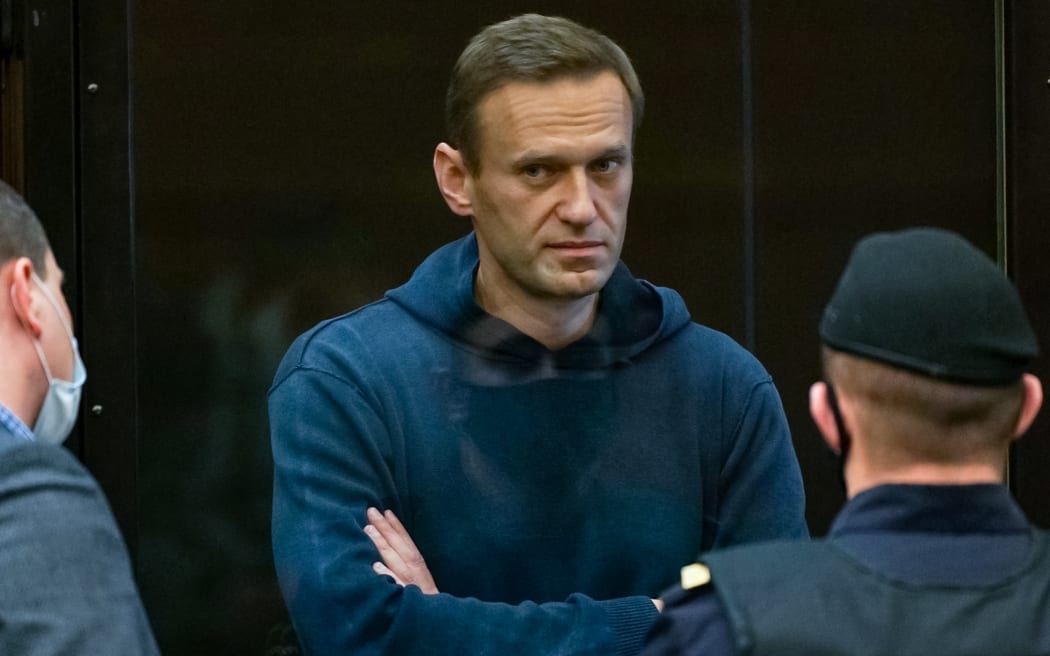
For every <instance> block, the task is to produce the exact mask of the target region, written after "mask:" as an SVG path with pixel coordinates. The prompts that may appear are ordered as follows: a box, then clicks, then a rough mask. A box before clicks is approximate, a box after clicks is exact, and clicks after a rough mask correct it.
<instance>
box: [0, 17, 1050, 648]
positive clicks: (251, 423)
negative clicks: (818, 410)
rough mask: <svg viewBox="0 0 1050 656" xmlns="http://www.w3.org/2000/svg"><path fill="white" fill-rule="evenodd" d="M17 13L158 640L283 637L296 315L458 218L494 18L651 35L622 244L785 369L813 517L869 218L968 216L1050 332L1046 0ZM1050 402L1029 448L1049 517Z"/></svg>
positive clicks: (363, 290) (41, 162)
mask: <svg viewBox="0 0 1050 656" xmlns="http://www.w3.org/2000/svg"><path fill="white" fill-rule="evenodd" d="M475 4H477V5H478V6H475ZM14 5H15V6H16V9H17V10H18V11H17V12H16V17H15V20H16V22H17V24H18V25H19V26H20V27H21V29H20V34H21V37H20V45H21V48H20V49H19V50H18V51H17V52H16V53H15V55H14V56H13V57H11V58H10V59H9V63H8V64H5V66H7V67H8V68H6V69H5V71H6V74H7V77H6V81H7V86H5V103H6V104H5V108H8V109H5V112H6V113H5V116H8V117H9V116H10V115H11V112H10V110H9V107H10V106H11V104H12V103H13V102H14V101H15V100H17V102H15V103H14V104H15V105H16V108H20V109H19V111H21V114H18V113H17V112H15V114H16V116H15V119H16V120H5V121H4V123H3V130H4V133H5V134H4V136H5V141H4V148H5V153H4V154H5V158H4V160H3V161H4V162H5V177H8V179H11V178H12V177H14V178H15V179H16V181H20V182H21V186H22V188H24V189H25V191H26V194H27V196H28V198H29V200H30V202H31V204H33V205H34V207H36V208H37V210H38V212H39V214H40V215H41V218H42V220H43V221H44V222H45V224H46V225H47V227H48V231H49V233H50V235H51V237H52V242H53V245H54V248H55V251H56V255H57V256H58V259H59V261H60V262H61V263H62V264H63V266H64V267H65V268H66V269H67V271H68V273H69V279H70V285H69V288H70V291H69V293H68V296H69V297H70V301H71V303H72V304H73V305H74V307H75V310H74V311H75V313H76V314H77V326H78V334H79V335H80V337H81V343H82V345H83V351H84V357H85V361H86V363H87V366H88V369H89V371H90V378H89V381H88V385H87V387H86V389H85V408H84V415H83V416H84V419H83V421H82V422H81V426H80V429H79V431H78V433H77V435H76V436H75V437H74V438H73V439H71V441H70V443H69V444H70V447H71V448H73V449H74V450H75V451H76V452H77V453H78V454H79V455H80V456H81V458H82V459H83V460H84V461H85V462H86V463H87V465H88V466H89V468H91V470H92V471H93V472H94V473H95V475H96V476H97V477H98V478H99V480H100V482H101V483H102V485H103V486H104V488H105V489H106V491H107V494H108V495H109V496H110V499H111V502H112V504H113V507H114V511H115V513H116V515H117V517H118V520H119V521H120V524H121V527H122V529H123V530H124V532H125V535H126V537H127V539H128V542H129V545H130V546H131V548H132V550H133V554H134V557H135V562H136V569H137V576H138V580H139V584H140V588H141V591H142V595H143V598H144V600H145V603H146V605H147V610H148V612H149V614H150V617H151V619H152V622H153V625H154V628H155V630H156V633H157V637H158V640H159V642H160V644H161V648H162V650H163V651H164V652H165V653H167V654H175V655H179V654H188V655H189V654H238V655H239V654H264V653H271V654H276V653H279V652H280V650H279V648H278V647H277V646H276V645H278V644H279V643H280V642H281V636H280V635H279V634H280V632H281V630H282V627H284V626H286V622H287V618H286V615H285V611H284V607H283V603H282V602H281V599H280V595H279V592H278V590H277V587H276V582H275V580H274V575H273V569H272V562H271V556H270V545H269V510H270V484H271V473H272V462H271V459H270V451H269V434H268V426H267V420H266V412H265V393H266V389H267V387H268V385H269V382H270V378H271V376H272V374H273V371H274V369H275V367H276V365H277V362H278V360H279V359H280V357H281V356H282V355H283V353H284V351H285V349H286V348H287V347H288V345H289V344H290V342H291V340H292V339H293V338H294V337H295V335H297V334H298V333H300V332H302V331H303V330H305V329H307V328H309V327H310V326H311V325H313V324H314V323H316V322H317V321H319V320H321V319H323V318H326V317H328V316H332V315H336V314H340V313H342V312H345V311H347V310H349V309H351V308H353V307H355V306H358V305H361V304H363V303H366V302H368V301H370V300H373V299H375V298H378V297H379V296H380V295H381V294H382V293H383V292H384V291H385V290H386V289H389V288H391V287H394V286H396V285H398V284H400V283H401V282H403V281H404V280H405V279H406V278H407V276H408V275H409V274H410V273H411V271H412V270H413V268H414V267H415V266H416V264H418V262H419V261H420V260H421V259H422V258H423V257H424V256H425V255H426V254H427V253H429V252H430V251H432V250H433V249H434V248H436V247H437V246H439V245H440V244H442V243H444V242H446V241H448V240H450V239H453V238H455V237H456V236H458V235H461V234H463V233H464V232H466V230H467V229H468V222H467V221H466V220H465V219H462V218H460V217H456V216H453V215H451V214H450V213H449V212H448V211H447V209H446V207H445V205H444V203H443V202H442V200H441V198H440V196H439V194H438V192H437V189H436V186H435V184H434V180H433V173H432V171H431V166H430V161H431V156H432V153H433V148H434V146H435V145H436V144H437V143H438V142H439V141H441V140H442V139H443V137H444V134H443V120H442V108H443V97H444V89H445V84H446V80H447V75H448V71H449V70H450V68H451V66H452V64H453V62H454V60H455V58H456V57H457V55H458V53H459V52H460V50H461V49H462V48H463V46H464V45H465V44H466V42H467V40H468V39H469V38H470V36H471V35H473V34H474V33H475V32H476V31H477V30H478V29H479V28H480V27H482V26H483V25H485V24H488V23H490V22H493V21H496V20H501V19H503V18H507V17H509V16H511V15H514V14H517V13H521V12H523V11H537V12H541V13H555V14H561V15H566V16H569V17H571V18H575V19H577V20H579V21H581V22H583V23H585V24H588V25H590V26H593V27H596V28H598V29H599V30H601V31H603V32H605V33H606V34H608V35H609V36H611V37H612V38H613V39H614V40H616V41H617V42H618V43H620V45H621V46H623V48H624V49H625V50H626V51H627V53H628V54H629V55H630V56H631V58H632V60H633V61H634V64H635V67H636V69H637V71H638V74H639V76H640V78H641V80H642V84H643V87H644V88H645V90H646V95H647V114H646V117H645V121H644V123H643V125H642V128H641V131H640V133H639V136H638V143H637V146H636V174H635V186H634V197H633V199H632V204H631V208H632V209H631V213H630V222H629V230H628V239H627V246H626V249H625V252H624V259H625V261H626V262H627V263H628V265H630V266H631V268H632V269H633V271H634V272H635V273H636V274H637V275H639V276H642V277H645V278H647V279H650V280H652V281H654V282H656V283H658V284H661V285H666V286H670V287H674V288H676V289H677V290H679V291H680V292H681V293H682V295H683V296H684V297H685V299H686V302H687V304H688V305H689V307H690V309H691V311H692V313H693V316H694V318H695V319H696V320H697V321H699V322H701V323H704V324H707V325H710V326H712V327H715V328H717V329H720V330H723V331H725V332H727V333H728V334H730V335H731V336H733V337H734V338H736V339H737V340H738V341H740V342H741V343H743V344H744V345H745V346H747V347H748V348H749V349H751V350H752V351H753V352H755V353H756V354H757V355H758V357H759V359H760V360H762V362H763V363H764V364H765V365H766V366H767V368H768V369H769V370H770V372H771V373H772V375H773V377H774V379H775V380H776V382H777V385H778V388H779V389H780V392H781V395H782V397H783V400H784V405H785V409H786V411H787V414H788V419H789V421H790V423H791V425H792V430H793V433H794V438H795V444H796V450H797V452H798V455H799V460H800V462H801V464H802V468H803V474H804V476H805V479H806V486H807V494H808V518H809V522H810V526H811V529H812V531H813V532H814V534H818V535H819V534H822V533H823V532H825V531H826V529H827V526H828V523H829V522H830V519H831V517H832V516H833V514H834V512H835V509H836V508H837V507H838V505H839V504H840V502H841V500H842V495H841V491H840V490H839V487H838V482H837V474H836V470H835V467H834V464H833V461H832V460H831V459H830V458H829V457H828V456H827V455H826V454H825V452H824V450H823V448H822V446H821V444H820V440H819V438H818V436H817V433H816V430H815V429H814V428H813V427H812V426H811V423H810V421H809V418H808V413H807V409H806V394H807V389H808V386H809V384H810V383H811V382H812V381H814V380H816V379H817V378H818V377H819V368H818V361H817V348H818V344H817V340H816V324H817V321H818V318H819V315H820V311H821V308H822V307H823V304H824V302H825V300H826V299H827V297H828V295H829V294H830V291H831V286H832V285H833V283H834V281H835V279H836V277H837V275H838V273H839V271H840V270H841V268H842V266H843V265H844V263H845V261H846V258H847V256H848V254H849V249H850V247H851V246H852V244H853V243H854V242H855V241H856V239H858V238H859V237H860V236H862V235H863V234H866V233H868V232H870V231H872V230H878V229H893V228H899V227H904V226H910V225H920V224H925V225H940V226H945V227H950V228H953V229H955V230H958V231H960V232H961V233H963V234H964V235H965V236H966V237H968V238H969V239H971V240H972V241H973V242H975V243H976V244H978V245H979V246H980V247H981V248H983V249H984V250H986V251H987V252H988V253H989V254H991V255H993V256H994V257H996V258H997V259H998V260H999V261H1000V263H1001V264H1002V265H1003V266H1004V268H1006V269H1007V270H1008V272H1009V273H1010V275H1011V276H1012V277H1013V278H1014V279H1015V281H1017V283H1018V284H1019V286H1020V288H1021V291H1022V295H1023V296H1024V298H1025V301H1026V303H1027V304H1028V307H1029V308H1030V312H1031V317H1032V319H1033V321H1034V322H1035V323H1036V327H1037V331H1038V332H1039V333H1040V335H1041V336H1042V343H1043V344H1044V345H1047V346H1046V348H1050V302H1048V301H1047V300H1046V297H1045V293H1044V291H1043V290H1045V289H1047V288H1048V285H1050V263H1048V262H1047V258H1046V257H1045V253H1046V252H1048V248H1047V247H1048V246H1050V234H1048V231H1047V230H1046V229H1045V227H1044V223H1045V217H1046V216H1047V215H1048V211H1050V191H1048V189H1047V185H1046V175H1047V173H1046V172H1047V171H1048V170H1050V161H1048V160H1050V126H1048V124H1047V121H1048V116H1050V111H1048V110H1050V90H1048V88H1047V78H1048V77H1050V3H1045V2H1025V1H1022V0H1015V1H1012V2H1010V1H995V0H951V1H949V0H944V1H941V2H935V1H920V0H900V1H896V2H893V1H889V2H888V1H886V0H881V1H879V0H854V1H852V2H841V0H820V1H817V0H812V1H805V2H803V1H799V2H758V1H754V2H751V1H750V0H736V1H732V0H724V1H698V0H691V1H688V2H685V1H682V2H654V3H638V2H626V1H607V2H602V3H598V2H591V1H590V0H586V1H580V2H575V3H558V2H498V3H483V6H482V3H463V2H450V1H448V0H434V1H431V2H331V1H329V2H323V1H321V0H301V1H300V2H297V3H258V2H248V1H247V0H226V1H224V2H212V1H206V0H181V1H180V2H134V1H129V2H124V1H115V0H102V1H100V2H93V3H91V5H90V11H89V9H88V5H87V3H86V2H76V1H73V2H57V1H53V0H40V1H38V2H14ZM92 85H95V86H92ZM12 133H14V134H15V135H20V136H21V137H22V141H24V144H22V146H21V147H22V148H24V161H23V162H21V163H18V162H16V164H15V165H12V164H9V163H8V162H9V159H10V158H8V157H6V155H7V154H8V151H9V150H10V148H11V146H9V145H8V141H9V140H8V139H7V137H8V136H9V135H11V134H12ZM17 141H18V140H16V142H17ZM17 145H18V144H17V143H16V146H17ZM12 166H15V169H12V168H11V167H12ZM1046 362H1047V360H1046V358H1045V357H1044V358H1041V359H1040V360H1039V361H1038V362H1037V364H1036V368H1035V371H1036V373H1038V374H1039V375H1041V376H1043V377H1044V379H1045V378H1046V374H1047V365H1046ZM1048 422H1050V413H1044V415H1043V417H1042V418H1041V419H1040V420H1039V422H1038V423H1037V425H1036V427H1035V429H1034V430H1033V431H1032V433H1031V434H1030V436H1029V438H1028V439H1027V440H1026V441H1022V442H1021V443H1020V444H1019V446H1018V447H1017V448H1015V450H1014V453H1013V454H1012V456H1011V470H1010V471H1011V482H1012V485H1013V487H1014V490H1015V493H1016V494H1017V496H1018V498H1019V499H1020V500H1021V502H1022V504H1023V505H1024V506H1025V508H1026V510H1027V511H1028V512H1029V514H1030V516H1031V517H1032V518H1033V519H1034V520H1035V521H1037V522H1038V523H1040V524H1042V525H1044V526H1047V525H1050V504H1048V502H1047V499H1048V498H1050V494H1048V493H1050V484H1048V483H1047V476H1046V475H1045V474H1042V475H1041V472H1045V471H1046V470H1047V467H1048V466H1050V441H1048V440H1047V433H1048V430H1050V424H1048Z"/></svg>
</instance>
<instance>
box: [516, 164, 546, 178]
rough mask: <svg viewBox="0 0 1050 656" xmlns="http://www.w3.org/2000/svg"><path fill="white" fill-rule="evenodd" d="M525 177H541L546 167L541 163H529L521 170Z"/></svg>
mask: <svg viewBox="0 0 1050 656" xmlns="http://www.w3.org/2000/svg"><path fill="white" fill-rule="evenodd" d="M521 172H522V173H523V174H525V177H527V178H541V177H543V175H544V174H546V173H547V167H545V166H543V165H542V164H531V165H529V166H526V167H525V168H523V169H522V170H521Z"/></svg>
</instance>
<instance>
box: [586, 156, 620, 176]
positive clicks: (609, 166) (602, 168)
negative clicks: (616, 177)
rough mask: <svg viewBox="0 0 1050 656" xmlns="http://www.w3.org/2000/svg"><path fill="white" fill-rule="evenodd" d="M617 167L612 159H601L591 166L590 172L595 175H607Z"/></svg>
mask: <svg viewBox="0 0 1050 656" xmlns="http://www.w3.org/2000/svg"><path fill="white" fill-rule="evenodd" d="M619 165H620V163H619V162H618V161H616V160H614V159H602V160H598V161H597V162H595V163H594V164H592V165H591V170H593V171H595V172H596V173H609V172H610V171H615V170H616V167H618V166H619Z"/></svg>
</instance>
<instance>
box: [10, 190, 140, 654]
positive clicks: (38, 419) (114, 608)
mask: <svg viewBox="0 0 1050 656" xmlns="http://www.w3.org/2000/svg"><path fill="white" fill-rule="evenodd" d="M62 277H63V274H62V270H61V269H60V268H59V266H58V263H57V262H56V261H55V258H54V255H53V254H52V252H51V248H50V246H49V245H48V241H47V236H46V235H45V233H44V229H43V227H42V226H41V225H40V222H39V221H38V220H37V218H36V216H35V215H34V214H33V211H32V210H31V209H30V208H29V207H28V206H27V205H26V203H25V201H24V200H22V198H21V197H20V196H19V195H18V194H17V193H15V192H14V190H12V189H11V188H10V187H9V186H7V185H6V184H4V183H3V182H0V572H2V573H3V574H2V576H0V654H57V653H62V654H129V655H137V654H151V655H152V654H157V653H158V650H157V646H156V642H155V641H154V639H153V633H152V631H151V629H150V625H149V621H148V620H147V618H146V614H145V611H144V610H143V608H142V602H141V600H140V599H139V594H138V590H137V588H136V586H135V582H134V580H133V578H132V572H131V565H130V561H129V559H128V554H127V549H126V547H125V546H124V542H123V539H122V538H121V535H120V532H119V530H118V529H117V526H116V523H115V521H114V520H113V515H112V513H111V512H110V509H109V506H108V504H107V503H106V499H105V497H104V496H103V494H102V491H101V490H100V489H99V487H98V484H97V483H96V482H95V480H94V479H93V478H92V477H91V475H90V474H89V473H88V472H87V470H85V469H84V467H83V466H82V465H81V464H80V463H79V462H78V461H77V460H76V459H75V458H74V457H73V456H72V455H71V454H70V453H69V452H68V451H67V450H65V449H62V448H59V447H58V445H60V444H61V443H62V442H63V441H64V440H65V439H66V437H67V436H68V435H69V433H70V431H71V430H72V428H73V425H74V424H75V423H76V418H77V411H78V409H79V407H80V391H81V387H82V386H83V384H84V381H85V380H86V378H87V373H86V370H85V368H84V364H83V362H82V361H81V359H80V354H79V352H78V348H77V342H76V338H75V337H74V336H73V327H72V315H71V313H70V311H69V307H68V306H67V305H66V301H65V297H64V296H63V294H62Z"/></svg>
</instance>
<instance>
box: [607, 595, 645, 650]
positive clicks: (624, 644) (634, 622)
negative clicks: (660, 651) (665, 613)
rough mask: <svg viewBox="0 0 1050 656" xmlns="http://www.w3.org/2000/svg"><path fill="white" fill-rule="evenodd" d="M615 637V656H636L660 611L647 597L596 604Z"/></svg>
mask: <svg viewBox="0 0 1050 656" xmlns="http://www.w3.org/2000/svg"><path fill="white" fill-rule="evenodd" d="M598 603H599V605H601V607H602V610H604V611H605V614H606V616H607V617H608V618H609V627H610V628H611V629H612V630H613V633H614V634H615V635H616V654H617V656H637V654H638V653H640V652H641V651H642V646H643V645H644V644H645V636H646V635H647V634H648V633H649V629H650V628H652V626H653V624H654V623H655V622H656V619H657V618H658V617H659V616H660V611H658V610H656V605H655V604H653V601H652V599H649V598H648V597H624V598H622V599H611V600H609V601H601V602H598Z"/></svg>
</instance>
